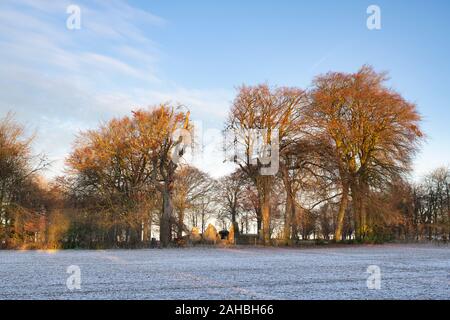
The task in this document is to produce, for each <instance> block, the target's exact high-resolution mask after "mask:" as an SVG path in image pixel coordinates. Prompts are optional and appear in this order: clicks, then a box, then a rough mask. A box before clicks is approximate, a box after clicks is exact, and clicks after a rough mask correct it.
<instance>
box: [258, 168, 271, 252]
mask: <svg viewBox="0 0 450 320" xmlns="http://www.w3.org/2000/svg"><path fill="white" fill-rule="evenodd" d="M261 180H262V181H261V182H262V186H261V187H262V188H261V189H262V190H261V191H262V197H260V199H261V200H262V201H261V218H262V234H261V240H262V242H263V244H264V245H269V244H270V196H271V186H270V177H268V176H263V177H261Z"/></svg>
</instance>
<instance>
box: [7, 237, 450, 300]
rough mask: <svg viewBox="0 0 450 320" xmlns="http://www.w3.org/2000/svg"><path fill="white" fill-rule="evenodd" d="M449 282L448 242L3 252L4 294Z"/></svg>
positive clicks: (236, 293)
mask: <svg viewBox="0 0 450 320" xmlns="http://www.w3.org/2000/svg"><path fill="white" fill-rule="evenodd" d="M70 265H76V266H79V267H80V270H81V290H74V291H70V290H69V289H68V288H67V286H66V280H67V278H68V277H69V276H70V274H68V273H66V271H67V267H69V266H70ZM369 265H376V266H379V267H380V269H381V289H380V290H373V289H372V290H369V289H368V288H367V284H366V280H367V278H368V277H369V274H368V273H367V272H366V271H367V267H368V266H369ZM449 281H450V247H448V246H440V247H437V246H422V245H383V246H358V247H356V246H355V247H342V248H310V249H283V248H240V249H205V248H192V249H167V250H159V249H155V250H129V251H127V250H101V251H85V250H80V251H72V250H67V251H57V252H45V251H0V299H450V287H449Z"/></svg>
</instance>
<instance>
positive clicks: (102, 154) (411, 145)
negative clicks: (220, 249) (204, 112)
mask: <svg viewBox="0 0 450 320" xmlns="http://www.w3.org/2000/svg"><path fill="white" fill-rule="evenodd" d="M386 80H387V77H386V74H384V73H377V72H375V71H374V70H373V69H372V68H371V67H368V66H364V67H362V68H361V69H360V70H359V71H358V72H356V73H353V74H346V73H328V74H325V75H321V76H318V77H317V78H316V79H315V80H314V82H313V84H312V87H311V89H309V90H302V89H299V88H292V87H290V88H286V87H282V88H271V87H269V86H268V85H265V84H263V85H257V86H242V87H241V88H240V89H239V91H238V93H237V96H236V98H235V100H234V101H233V103H232V106H231V109H230V113H229V116H228V119H227V121H226V125H225V130H224V138H225V139H224V141H225V143H224V148H225V150H224V151H225V157H226V159H227V160H230V161H233V162H234V163H236V171H235V172H234V173H232V174H230V175H228V176H226V177H223V178H221V179H218V180H214V179H212V178H211V177H209V176H208V175H207V174H206V173H204V172H201V171H200V170H198V169H197V168H194V167H191V166H189V165H188V164H187V163H185V162H184V161H183V156H184V155H185V153H186V148H187V147H189V146H190V147H193V148H194V149H195V141H193V139H192V138H193V137H194V134H193V129H194V128H193V125H192V123H191V122H190V119H189V112H182V111H181V110H182V109H183V108H182V107H181V106H180V107H173V106H170V105H169V104H163V105H160V106H157V107H154V108H150V109H148V110H138V111H135V112H133V113H132V115H131V116H128V117H123V118H120V119H113V120H111V121H109V122H107V123H104V124H102V125H101V126H100V127H99V128H98V129H96V130H90V131H87V132H83V133H81V134H80V135H79V137H78V138H77V140H76V142H75V144H74V147H73V151H72V152H71V154H70V155H69V157H68V159H67V167H68V171H67V173H66V174H65V175H64V176H62V177H59V178H57V179H55V180H54V181H52V182H51V183H48V184H47V185H46V186H43V185H42V183H39V179H38V175H37V171H38V169H42V167H43V166H44V164H45V162H44V161H36V159H35V158H33V157H32V156H31V152H30V143H31V140H30V139H24V138H23V129H22V128H21V127H20V126H18V125H17V124H15V123H14V122H13V121H12V119H11V117H10V116H8V117H6V118H5V120H3V121H2V125H1V127H0V134H1V135H0V138H1V140H0V143H1V145H0V147H1V149H0V152H1V153H0V161H1V162H0V164H1V166H2V167H1V168H2V171H1V177H0V179H1V180H0V182H1V183H2V186H1V188H2V189H1V190H0V191H1V197H2V198H1V200H2V201H1V202H0V204H1V207H0V208H1V211H0V213H1V220H0V221H1V230H0V231H1V237H2V239H3V240H2V244H3V245H4V246H13V244H17V243H20V242H21V243H36V242H40V243H44V244H46V245H49V246H65V247H112V246H129V247H137V246H144V245H147V244H148V243H149V241H150V240H151V238H152V237H154V236H156V235H159V237H160V240H161V244H162V246H168V245H169V244H170V243H171V242H172V241H173V240H175V239H182V238H183V237H184V236H186V235H188V234H189V233H190V231H191V229H192V228H193V227H197V228H198V229H200V230H201V232H202V233H203V231H204V230H205V228H206V225H207V224H208V223H209V222H212V223H215V224H216V226H219V227H221V228H228V227H230V225H233V229H234V230H235V231H236V234H239V231H240V233H241V234H242V233H254V234H256V235H257V236H258V238H259V241H260V243H261V244H266V245H269V244H271V243H272V242H273V241H275V239H276V241H281V242H283V243H286V244H291V243H295V242H297V241H300V240H305V239H318V238H321V239H327V240H328V239H333V240H335V241H341V240H345V239H347V240H358V241H377V240H388V239H419V240H420V239H425V238H426V239H440V238H445V239H446V238H448V235H449V233H450V218H449V215H450V199H449V185H450V181H449V172H448V170H445V169H439V170H437V171H436V172H433V173H432V174H430V176H429V177H427V178H426V179H425V180H424V181H423V182H422V183H420V184H412V183H410V182H408V173H409V172H410V170H411V168H410V166H411V161H412V159H413V157H414V154H415V153H416V152H417V150H418V147H419V143H420V140H421V139H422V137H423V134H422V132H421V131H420V128H419V124H420V116H419V114H418V112H417V110H416V106H415V105H414V104H412V103H410V102H408V101H406V100H405V99H404V98H403V97H401V96H400V95H399V94H398V93H397V92H395V91H394V90H392V89H390V88H388V87H387V86H386V85H385V82H386ZM16 149H17V150H16ZM32 164H35V166H34V167H33V165H32ZM9 166H12V167H11V168H10V167H9ZM3 168H5V169H3ZM14 170H15V171H14ZM16 172H20V174H17V173H16ZM12 186H13V187H12ZM25 212H27V214H28V215H27V214H25ZM31 216H32V217H33V219H35V220H36V221H37V220H39V221H40V224H39V226H36V227H34V228H31V227H29V225H30V223H29V221H31V220H33V219H31ZM33 221H34V220H33ZM24 226H27V227H24Z"/></svg>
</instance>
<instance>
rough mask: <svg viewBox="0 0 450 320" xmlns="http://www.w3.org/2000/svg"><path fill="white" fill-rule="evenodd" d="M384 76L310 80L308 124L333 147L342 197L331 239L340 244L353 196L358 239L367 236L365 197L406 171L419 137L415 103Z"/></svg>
mask: <svg viewBox="0 0 450 320" xmlns="http://www.w3.org/2000/svg"><path fill="white" fill-rule="evenodd" d="M386 81H387V76H386V74H385V73H377V72H375V71H374V70H373V68H372V67H370V66H363V67H362V68H361V69H360V70H358V72H356V73H353V74H347V73H339V72H330V73H327V74H325V75H321V76H318V77H317V78H316V79H315V80H314V83H313V85H314V87H313V90H312V92H311V111H312V116H311V121H312V124H313V126H315V127H316V129H317V130H318V132H320V133H321V134H324V135H325V137H327V139H328V140H329V141H330V143H331V144H332V145H333V147H334V154H335V161H336V163H337V167H338V170H339V175H340V182H341V188H342V197H341V203H340V208H339V213H338V219H337V220H338V221H337V228H336V232H335V239H336V240H337V241H339V240H341V237H342V226H343V221H344V214H345V211H346V208H347V205H348V196H349V192H350V191H351V197H352V200H353V201H352V203H353V209H354V214H355V224H356V237H357V238H358V239H364V238H365V237H367V236H368V235H369V233H370V221H369V220H370V215H368V212H367V205H366V196H367V194H368V193H369V192H370V191H371V189H380V188H383V186H384V185H385V184H388V183H391V182H392V181H394V180H395V179H397V178H398V177H399V176H401V175H403V174H405V173H406V172H408V171H409V169H410V164H411V159H412V156H413V155H414V154H415V152H416V151H417V148H418V142H419V141H420V139H421V138H422V137H423V133H422V132H421V131H420V129H419V123H420V119H421V118H420V115H419V114H418V112H417V110H416V106H415V105H414V104H413V103H410V102H408V101H406V100H405V99H404V98H403V97H402V96H401V95H400V94H399V93H397V92H395V91H394V90H392V89H390V88H388V87H387V86H386V85H385V82H386Z"/></svg>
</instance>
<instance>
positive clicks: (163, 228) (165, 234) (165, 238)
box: [160, 187, 173, 248]
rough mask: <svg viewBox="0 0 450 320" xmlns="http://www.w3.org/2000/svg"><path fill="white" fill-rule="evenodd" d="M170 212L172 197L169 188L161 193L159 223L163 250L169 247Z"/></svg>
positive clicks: (171, 210) (171, 209)
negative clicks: (161, 207)
mask: <svg viewBox="0 0 450 320" xmlns="http://www.w3.org/2000/svg"><path fill="white" fill-rule="evenodd" d="M172 212H173V205H172V197H171V194H170V190H169V188H167V187H166V188H164V191H163V212H162V216H161V222H160V240H161V245H162V247H163V248H166V247H167V246H168V245H169V241H170V234H171V226H170V217H171V216H172Z"/></svg>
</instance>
